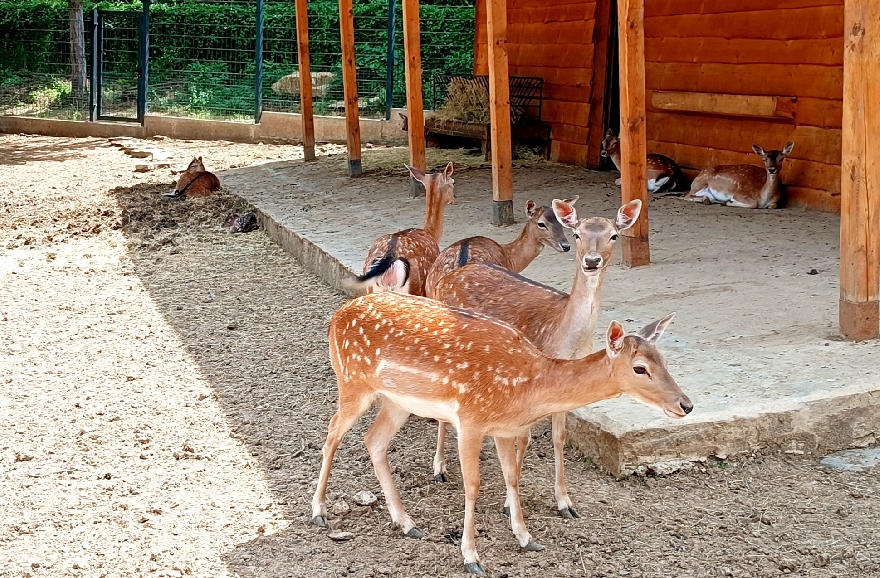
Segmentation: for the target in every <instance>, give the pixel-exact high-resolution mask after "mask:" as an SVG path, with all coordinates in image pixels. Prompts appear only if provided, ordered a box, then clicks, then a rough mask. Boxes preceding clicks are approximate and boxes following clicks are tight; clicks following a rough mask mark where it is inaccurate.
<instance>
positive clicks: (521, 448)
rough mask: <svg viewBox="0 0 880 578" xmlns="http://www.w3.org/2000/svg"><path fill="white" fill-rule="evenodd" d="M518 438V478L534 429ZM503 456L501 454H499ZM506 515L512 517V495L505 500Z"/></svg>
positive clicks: (518, 477) (504, 510) (517, 477)
mask: <svg viewBox="0 0 880 578" xmlns="http://www.w3.org/2000/svg"><path fill="white" fill-rule="evenodd" d="M514 439H515V440H516V479H517V480H519V479H520V474H521V473H522V467H523V462H524V461H525V459H526V450H527V449H528V448H529V443H530V442H531V441H532V429H531V428H529V430H528V432H526V435H524V436H520V437H517V438H514ZM498 457H499V458H500V457H501V456H500V455H499V456H498ZM502 511H503V512H504V515H505V516H508V517H510V497H509V496H508V497H507V498H505V500H504V509H503V510H502Z"/></svg>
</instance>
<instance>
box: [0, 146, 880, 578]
mask: <svg viewBox="0 0 880 578" xmlns="http://www.w3.org/2000/svg"><path fill="white" fill-rule="evenodd" d="M161 146H162V147H163V148H166V149H168V150H172V151H174V152H176V154H177V156H176V157H175V163H176V165H185V164H186V162H187V161H188V160H189V159H188V157H189V156H190V155H192V154H194V153H196V154H203V155H204V156H205V161H206V163H207V164H208V167H209V168H210V169H213V170H221V169H225V168H230V167H235V166H246V165H248V164H252V163H256V162H266V161H272V160H284V159H294V158H296V157H297V156H298V155H299V151H298V150H297V149H296V148H295V147H284V146H268V145H267V146H251V145H237V144H228V143H198V142H193V143H186V142H174V141H163V142H162V143H161ZM335 150H336V149H332V148H330V147H327V148H325V152H333V151H335ZM137 162H138V161H136V160H134V159H132V158H130V157H127V156H125V155H124V154H123V153H122V152H120V151H119V150H118V149H116V148H114V147H111V146H109V144H108V143H107V141H105V140H101V139H83V140H71V139H49V138H42V137H25V136H11V135H3V136H0V512H2V514H0V575H2V576H4V577H5V576H35V577H36V576H69V575H72V576H95V577H99V576H181V575H192V576H229V575H240V576H268V577H275V576H277V577H282V576H334V577H335V576H359V577H366V576H401V577H410V576H413V577H415V576H456V575H461V574H460V570H461V559H460V554H459V551H458V546H457V543H456V540H457V538H458V535H459V534H458V533H459V532H460V526H461V523H462V510H463V495H462V491H461V486H460V475H459V472H458V469H457V467H455V465H454V462H452V468H451V478H452V480H451V482H450V483H448V484H437V483H434V482H433V481H431V448H432V445H433V438H434V431H435V429H434V426H433V424H431V423H429V422H427V421H425V420H420V419H412V420H410V422H409V423H408V425H407V426H406V428H405V429H404V430H403V432H402V433H401V434H400V436H399V437H398V438H397V440H396V443H395V444H394V446H393V451H392V454H391V460H392V466H393V467H394V469H395V470H396V476H397V478H398V483H399V487H400V488H401V491H402V493H403V499H404V502H405V504H406V505H407V507H408V508H409V511H410V513H411V514H412V516H413V517H414V518H415V519H416V520H417V521H418V522H419V523H420V525H421V526H422V527H424V528H425V529H427V530H428V532H429V535H428V538H426V539H425V540H422V541H414V540H411V539H407V538H403V537H401V536H400V535H399V534H398V532H397V531H396V530H395V529H394V528H393V527H392V526H391V524H390V520H389V517H388V515H387V512H386V511H385V510H384V507H383V501H382V499H381V493H380V492H379V487H378V483H377V481H376V479H375V477H374V476H373V473H372V469H371V466H370V463H369V459H368V457H367V454H366V451H365V449H364V447H363V444H362V443H361V441H360V438H361V436H362V435H363V433H364V431H365V429H366V426H367V425H368V421H369V420H368V419H364V420H362V422H361V423H360V424H359V425H358V426H357V427H356V429H355V430H354V432H353V434H352V435H349V436H348V437H347V438H346V439H345V441H344V442H343V445H342V446H341V448H340V452H339V453H338V454H337V460H336V462H335V467H334V474H333V477H332V479H331V487H330V491H331V494H330V498H331V503H332V504H333V505H334V511H335V512H337V513H336V514H335V515H334V516H333V517H332V526H333V527H334V528H335V529H340V530H346V531H350V532H352V533H353V534H354V536H353V538H352V539H351V540H350V541H346V542H333V541H331V540H329V539H328V538H327V533H326V531H322V530H318V529H316V528H313V527H311V526H309V525H308V524H307V520H308V517H309V501H310V499H311V492H312V491H313V488H314V486H313V484H314V480H315V478H316V474H317V467H318V465H319V463H320V446H321V444H322V443H323V437H324V432H325V428H326V424H327V422H328V420H329V417H330V416H331V415H332V413H333V411H334V403H335V385H334V380H333V377H332V372H331V370H330V367H329V364H328V362H327V355H326V324H327V321H328V319H329V317H330V315H332V313H333V311H334V310H335V308H336V307H338V306H339V304H340V303H341V302H342V297H341V296H339V295H338V294H336V293H334V292H333V291H331V290H330V289H328V288H327V287H326V286H324V285H323V284H322V283H320V282H319V281H318V280H317V279H316V278H315V277H313V276H312V275H311V274H309V273H308V272H306V271H304V270H303V269H302V267H300V266H299V265H298V264H297V263H296V262H295V261H294V260H292V259H291V258H289V257H288V256H287V255H285V254H284V253H282V252H281V251H280V250H279V249H278V248H277V247H275V246H274V245H272V244H271V243H270V242H269V241H268V240H267V239H266V237H265V236H264V235H263V234H262V233H260V232H256V233H250V234H242V235H233V234H230V233H228V232H227V231H226V229H225V228H224V227H223V226H222V221H223V218H224V217H225V215H226V214H227V213H229V212H232V211H235V212H241V211H242V210H245V209H246V208H247V207H245V206H243V203H242V202H241V201H239V200H237V199H235V198H233V197H231V196H229V195H226V194H221V195H220V196H218V197H217V198H213V199H208V200H204V201H202V200H186V201H183V202H169V201H164V200H162V199H161V193H162V192H165V191H167V190H168V189H169V188H170V185H171V183H172V181H173V176H172V175H171V173H170V172H169V171H167V170H162V171H157V172H154V173H147V174H139V173H135V172H133V168H134V165H135V164H136V163H137ZM484 449H485V451H484V460H483V466H484V469H483V471H484V476H483V479H484V484H483V491H482V493H481V496H480V502H479V505H478V520H479V530H480V539H479V541H478V545H479V548H480V550H481V554H482V557H483V561H484V563H485V564H486V565H487V567H488V568H489V569H490V571H491V572H492V575H493V576H495V577H497V578H501V577H503V576H509V577H514V576H540V577H542V578H543V577H547V576H592V577H599V576H603V577H611V576H645V577H648V576H663V577H667V576H776V575H780V574H792V575H798V576H828V577H831V576H853V577H855V576H874V575H878V574H880V527H878V523H877V517H876V513H877V511H878V507H880V503H878V491H880V480H878V478H877V475H876V472H871V471H869V472H866V473H855V472H837V471H831V470H827V469H825V468H823V467H821V466H820V465H819V464H818V463H817V462H816V461H814V460H808V459H803V458H799V457H797V456H785V455H754V456H744V457H738V458H736V459H735V460H731V461H709V462H706V463H705V464H702V465H701V466H699V467H697V468H695V469H693V470H691V471H690V472H685V473H679V474H676V475H673V476H670V477H647V478H640V477H634V478H629V479H625V480H623V481H616V480H614V479H613V478H611V477H609V476H607V475H606V474H604V473H602V472H601V471H599V470H598V469H597V468H596V467H594V466H593V465H592V464H590V463H589V462H585V461H584V460H583V459H582V458H581V456H579V455H578V453H577V452H575V451H569V452H568V454H567V458H568V460H569V462H568V465H567V469H568V473H569V488H570V490H571V493H572V497H573V499H574V500H575V502H576V504H577V506H578V508H579V510H580V512H581V514H582V515H583V518H582V519H580V520H575V521H565V520H562V519H561V518H558V517H557V516H556V515H555V512H554V507H553V499H552V483H551V480H552V478H551V475H552V449H551V447H550V441H549V437H548V431H547V428H546V426H543V425H542V426H540V427H538V428H536V440H535V443H534V445H533V446H532V450H530V455H529V456H528V458H527V461H526V468H527V470H526V472H525V476H524V481H523V499H524V508H525V510H526V514H527V522H528V523H529V526H530V529H531V531H532V533H533V534H534V536H535V538H536V539H537V540H538V541H540V542H542V543H544V544H545V545H547V546H548V549H547V551H545V552H543V553H528V554H525V553H521V552H519V551H518V548H517V547H516V543H515V541H514V539H513V537H512V535H511V533H510V532H509V529H508V527H507V522H506V518H504V517H503V515H502V514H501V512H500V508H501V505H502V502H503V484H502V482H501V476H500V472H499V468H498V465H497V459H496V458H495V456H494V450H493V448H492V447H491V443H490V442H487V443H486V444H485V448H484ZM360 490H370V491H372V492H374V493H376V494H377V495H379V496H380V499H379V503H378V505H376V506H374V507H363V506H358V505H357V504H355V503H354V501H353V500H352V498H351V496H353V495H354V494H355V493H356V492H358V491H360Z"/></svg>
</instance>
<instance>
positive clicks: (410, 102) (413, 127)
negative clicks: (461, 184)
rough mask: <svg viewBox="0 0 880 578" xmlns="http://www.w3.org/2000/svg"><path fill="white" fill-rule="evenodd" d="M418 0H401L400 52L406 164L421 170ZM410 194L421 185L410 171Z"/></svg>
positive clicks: (422, 111) (422, 118) (422, 117)
mask: <svg viewBox="0 0 880 578" xmlns="http://www.w3.org/2000/svg"><path fill="white" fill-rule="evenodd" d="M419 23H420V20H419V0H403V53H404V57H405V59H406V112H407V114H408V115H409V128H408V130H407V135H408V137H409V164H410V165H411V166H414V167H416V168H417V169H420V170H423V171H424V170H425V169H426V166H425V109H424V104H423V103H422V43H421V33H420V30H419ZM410 187H411V190H412V196H413V197H415V196H416V195H417V194H418V193H419V191H420V190H421V185H420V184H419V182H418V181H416V180H415V179H414V178H412V176H411V175H410Z"/></svg>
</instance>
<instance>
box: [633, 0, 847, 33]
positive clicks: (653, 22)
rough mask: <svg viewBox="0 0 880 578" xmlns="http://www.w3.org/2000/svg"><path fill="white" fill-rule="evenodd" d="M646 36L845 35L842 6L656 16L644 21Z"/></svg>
mask: <svg viewBox="0 0 880 578" xmlns="http://www.w3.org/2000/svg"><path fill="white" fill-rule="evenodd" d="M731 4H733V3H731ZM767 4H768V5H770V3H769V2H767ZM645 34H646V35H647V36H650V37H652V38H654V37H663V36H667V37H673V38H694V37H718V38H769V39H774V38H776V39H782V40H787V39H789V38H840V37H841V36H842V35H843V11H842V10H841V9H840V6H815V7H809V8H788V9H775V10H759V11H753V12H734V13H728V14H685V15H681V16H656V17H653V18H648V19H646V20H645Z"/></svg>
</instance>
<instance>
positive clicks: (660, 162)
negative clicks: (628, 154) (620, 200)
mask: <svg viewBox="0 0 880 578" xmlns="http://www.w3.org/2000/svg"><path fill="white" fill-rule="evenodd" d="M599 154H600V156H602V157H608V158H610V159H611V162H612V163H614V166H615V167H616V168H617V170H618V171H619V170H620V139H618V138H617V137H616V136H614V133H612V132H611V130H610V129H609V130H608V131H607V132H606V133H605V139H604V140H603V141H602V151H601V152H600V153H599ZM645 162H646V166H647V169H648V170H647V173H648V174H647V177H648V192H650V193H665V192H668V191H675V190H679V189H681V188H682V187H683V186H684V185H685V179H684V175H683V174H682V172H681V167H679V166H678V164H677V163H676V162H675V161H674V160H672V159H671V158H669V157H667V156H664V155H658V154H654V153H651V154H649V155H647V157H646V158H645ZM614 184H615V185H619V184H620V179H617V180H615V181H614Z"/></svg>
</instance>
